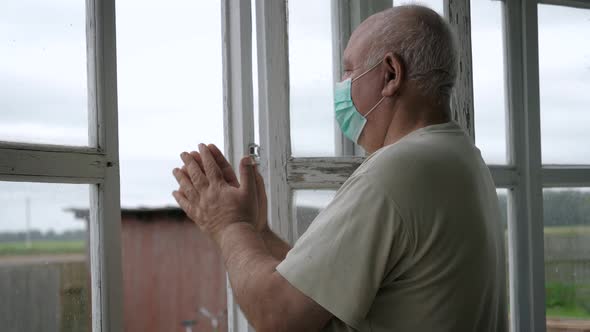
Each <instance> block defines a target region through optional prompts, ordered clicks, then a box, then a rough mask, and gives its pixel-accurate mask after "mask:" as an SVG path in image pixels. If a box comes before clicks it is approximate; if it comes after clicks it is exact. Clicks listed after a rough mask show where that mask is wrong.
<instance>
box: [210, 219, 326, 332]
mask: <svg viewBox="0 0 590 332" xmlns="http://www.w3.org/2000/svg"><path fill="white" fill-rule="evenodd" d="M273 235H274V234H273ZM218 239H219V240H218V242H219V243H218V245H219V247H220V249H221V254H222V256H223V259H224V262H225V266H226V269H227V271H228V274H229V279H230V283H231V285H232V289H233V291H234V295H235V297H236V300H237V302H238V304H239V305H240V307H241V308H242V310H243V311H244V313H245V315H246V317H247V318H248V321H249V322H250V323H251V324H252V325H253V326H254V328H255V329H256V331H260V332H263V331H273V332H274V331H319V330H320V329H321V328H323V327H324V326H325V325H326V324H327V323H328V321H329V320H330V319H331V318H332V314H331V313H330V312H328V311H327V310H326V309H324V308H323V307H321V306H320V305H319V304H317V303H316V302H314V301H313V300H312V299H310V298H309V297H307V296H306V295H305V294H303V293H301V292H300V291H299V290H298V289H296V288H295V287H293V286H292V285H291V284H290V283H289V282H288V281H287V280H286V279H285V278H283V277H282V276H281V275H280V274H279V273H278V272H277V271H276V267H277V265H278V264H279V262H280V261H279V260H278V259H276V258H275V257H273V256H272V255H271V254H270V252H269V250H268V245H265V242H264V240H263V239H262V237H261V235H260V233H257V232H256V231H255V229H254V227H252V225H250V224H247V223H234V224H231V225H229V226H228V227H226V228H225V229H224V230H223V231H222V234H221V236H220V237H218ZM274 239H276V240H279V241H281V242H282V240H280V239H279V238H278V237H276V235H275V236H274ZM283 245H286V244H285V243H284V242H282V244H280V245H279V246H278V247H279V248H280V249H279V250H283V249H284V248H285V247H283ZM281 252H282V251H281Z"/></svg>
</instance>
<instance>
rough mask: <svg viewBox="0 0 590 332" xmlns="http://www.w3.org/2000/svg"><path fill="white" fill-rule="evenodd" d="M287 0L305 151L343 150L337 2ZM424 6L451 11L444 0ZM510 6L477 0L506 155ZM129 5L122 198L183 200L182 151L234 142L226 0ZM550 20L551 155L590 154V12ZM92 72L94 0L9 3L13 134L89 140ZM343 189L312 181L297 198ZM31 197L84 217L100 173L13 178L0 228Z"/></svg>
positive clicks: (47, 220)
mask: <svg viewBox="0 0 590 332" xmlns="http://www.w3.org/2000/svg"><path fill="white" fill-rule="evenodd" d="M405 2H408V1H401V2H396V4H397V3H405ZM288 3H289V49H290V51H289V61H290V94H291V110H290V116H291V140H292V151H293V155H295V156H329V155H333V154H334V119H333V109H332V87H333V73H332V66H333V63H332V53H331V52H332V43H331V30H330V29H331V23H330V0H320V1H318V0H291V1H289V2H288ZM424 4H426V5H428V6H431V7H432V8H434V9H435V10H437V11H439V12H441V11H442V0H440V1H434V0H430V1H425V2H424ZM500 5H501V3H500V2H498V1H488V0H477V1H472V44H473V66H474V68H473V75H474V99H475V103H474V107H475V132H476V144H477V145H478V146H479V148H480V149H481V151H482V155H483V157H484V159H485V160H486V161H487V162H488V163H494V164H504V163H506V157H505V154H506V148H505V145H506V139H505V135H506V129H505V127H506V124H505V123H506V122H505V120H506V119H505V93H504V83H503V80H504V57H503V51H502V31H501V11H500ZM116 10H117V61H118V97H119V99H118V104H119V143H120V167H121V203H122V206H123V207H139V206H153V207H160V206H168V205H175V202H174V200H173V198H172V197H171V194H170V193H171V191H172V190H174V189H175V188H176V183H175V181H174V179H173V177H172V175H171V170H172V168H173V167H176V166H178V165H179V164H180V160H179V157H178V155H179V153H180V152H182V151H185V150H193V149H196V146H197V144H198V143H199V142H205V143H215V144H217V145H218V146H219V147H220V148H223V118H222V98H223V96H222V59H221V25H220V24H221V15H220V14H221V10H220V1H219V0H202V1H194V0H169V1H167V2H166V6H162V2H161V1H155V0H145V1H141V2H140V1H138V0H125V1H122V0H121V1H118V2H117V7H116ZM539 24H540V26H539V52H540V56H539V63H540V78H541V86H540V94H541V117H542V119H541V120H542V123H541V125H542V128H541V129H542V152H543V162H544V163H589V162H590V144H588V143H590V131H589V130H587V128H588V123H590V115H589V114H588V111H590V110H589V108H590V96H589V94H588V93H587V91H590V43H588V42H587V40H586V39H587V36H585V34H583V33H581V31H590V10H580V9H570V8H559V7H555V6H547V5H540V6H539ZM254 59H256V58H255V57H254ZM255 69H256V68H254V70H255ZM255 75H256V74H255ZM86 79H87V77H86V42H85V9H84V2H83V1H70V0H54V1H52V2H50V3H49V2H46V1H43V0H20V1H3V2H1V3H0V140H5V141H25V142H34V143H52V144H66V145H86V144H87V143H88V138H87V132H88V121H87V116H88V114H87V91H86V89H87V84H86ZM254 84H255V85H256V84H257V83H256V82H255V83H254ZM255 93H256V92H255ZM255 105H256V103H255ZM331 195H332V193H331V192H329V191H301V192H298V193H297V194H296V195H295V203H296V204H316V205H320V206H323V205H325V204H327V202H328V201H329V200H330V197H331ZM27 197H28V198H29V199H30V200H31V226H32V227H33V228H37V229H41V230H49V229H53V230H56V231H61V230H64V229H69V228H80V227H82V224H81V223H80V222H79V221H76V220H74V219H73V217H72V215H71V213H68V212H65V211H64V208H68V207H87V206H88V204H89V203H88V185H64V184H60V185H56V184H30V183H7V182H5V183H2V182H0V231H16V230H22V229H24V225H25V217H24V216H25V200H26V199H27Z"/></svg>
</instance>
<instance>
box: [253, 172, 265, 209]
mask: <svg viewBox="0 0 590 332" xmlns="http://www.w3.org/2000/svg"><path fill="white" fill-rule="evenodd" d="M254 176H255V178H256V192H257V193H258V200H263V201H264V202H266V188H264V179H263V178H262V175H260V173H259V172H258V169H257V167H256V166H254Z"/></svg>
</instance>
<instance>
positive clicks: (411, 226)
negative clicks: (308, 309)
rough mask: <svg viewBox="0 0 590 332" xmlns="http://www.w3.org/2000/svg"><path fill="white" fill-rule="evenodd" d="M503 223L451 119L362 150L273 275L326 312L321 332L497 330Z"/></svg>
mask: <svg viewBox="0 0 590 332" xmlns="http://www.w3.org/2000/svg"><path fill="white" fill-rule="evenodd" d="M503 229H504V227H503V225H502V224H501V219H500V211H499V206H498V201H497V196H496V191H495V187H494V183H493V181H492V179H491V176H490V174H489V171H488V169H487V167H486V165H485V163H484V162H483V161H482V159H481V156H480V154H479V151H478V150H477V149H476V148H475V147H474V146H473V144H472V143H471V142H470V139H469V138H468V137H467V136H466V135H465V134H464V132H463V131H462V130H461V129H460V128H459V126H458V125H457V124H456V123H454V122H449V123H445V124H440V125H434V126H428V127H425V128H422V129H419V130H417V131H414V132H412V133H410V134H409V135H407V136H406V137H404V138H402V139H401V140H400V141H398V142H397V143H395V144H392V145H389V146H386V147H383V148H382V149H380V150H378V151H376V152H375V153H373V154H372V155H371V156H370V157H369V158H368V159H367V160H366V161H365V162H364V163H363V164H362V165H361V166H360V167H359V169H357V171H355V173H354V174H353V175H352V176H351V178H350V179H349V180H348V181H347V182H346V183H345V184H344V185H343V186H342V188H341V189H340V190H339V192H338V193H337V195H336V197H335V199H334V202H332V203H331V204H330V205H329V206H328V207H327V208H326V209H325V210H324V211H322V213H321V214H320V215H319V216H318V218H317V219H316V220H315V221H314V223H313V224H312V226H310V229H309V230H308V232H306V234H304V236H303V237H302V239H301V240H300V241H299V242H298V243H297V244H296V245H295V247H294V248H293V249H292V251H291V252H290V253H289V255H288V256H287V258H286V260H285V261H284V262H283V263H282V264H281V265H279V267H278V268H277V270H278V271H279V272H280V273H281V274H282V275H283V276H284V277H285V278H286V279H287V280H289V282H290V283H291V284H293V286H295V287H296V288H298V289H299V290H300V291H302V292H303V293H305V294H306V295H307V296H309V297H311V298H312V299H314V300H315V301H316V302H317V303H319V304H320V305H322V306H323V307H324V308H326V309H327V310H329V311H330V312H331V313H332V314H334V315H335V316H336V318H337V319H335V320H333V321H332V322H331V323H330V324H329V326H328V327H327V328H326V330H333V331H342V330H349V329H351V327H354V328H355V329H356V330H361V331H393V330H395V331H505V330H507V310H508V309H507V305H506V293H507V289H506V268H505V256H504V231H503Z"/></svg>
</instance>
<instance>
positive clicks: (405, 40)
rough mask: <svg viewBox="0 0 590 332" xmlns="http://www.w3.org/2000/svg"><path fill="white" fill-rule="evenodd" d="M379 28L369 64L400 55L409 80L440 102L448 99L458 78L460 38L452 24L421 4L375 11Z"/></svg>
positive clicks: (369, 54) (375, 31)
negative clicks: (392, 54)
mask: <svg viewBox="0 0 590 332" xmlns="http://www.w3.org/2000/svg"><path fill="white" fill-rule="evenodd" d="M375 21H376V22H377V23H376V27H375V29H374V30H373V35H372V36H371V39H372V41H371V44H370V46H369V49H368V53H367V60H366V63H365V65H366V66H367V67H370V66H372V65H374V64H376V63H378V62H379V61H382V60H383V57H384V56H385V54H386V53H388V52H392V53H394V54H397V55H398V56H399V57H400V58H401V60H402V62H403V63H404V66H405V71H406V72H405V74H406V78H407V79H408V80H413V81H415V82H416V85H417V87H418V89H419V90H420V93H421V94H422V95H424V96H432V97H434V98H435V99H436V100H437V101H438V102H443V101H446V100H448V98H449V96H450V95H451V92H452V90H453V87H454V85H455V80H456V78H457V50H456V40H455V35H454V34H453V32H452V30H451V27H450V25H449V24H448V23H447V22H446V21H445V19H443V18H442V17H441V16H440V15H438V14H437V13H436V12H435V11H433V10H431V9H429V8H427V7H423V6H419V5H407V6H398V7H393V8H390V9H387V10H384V11H382V12H380V13H377V14H375Z"/></svg>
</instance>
